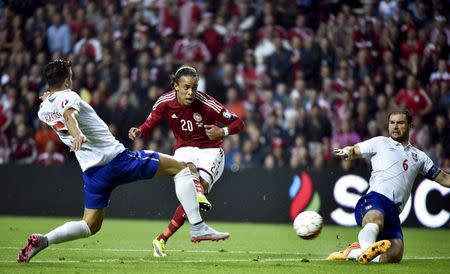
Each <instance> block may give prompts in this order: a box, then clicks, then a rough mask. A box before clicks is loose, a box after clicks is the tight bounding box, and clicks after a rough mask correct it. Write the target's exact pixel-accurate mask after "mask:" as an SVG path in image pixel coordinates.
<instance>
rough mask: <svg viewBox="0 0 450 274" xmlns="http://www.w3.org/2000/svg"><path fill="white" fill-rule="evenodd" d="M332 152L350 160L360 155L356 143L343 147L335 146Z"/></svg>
mask: <svg viewBox="0 0 450 274" xmlns="http://www.w3.org/2000/svg"><path fill="white" fill-rule="evenodd" d="M334 154H335V155H336V156H339V157H341V158H342V159H344V160H352V159H355V158H359V157H361V150H360V149H359V146H358V145H353V146H346V147H344V148H335V149H334Z"/></svg>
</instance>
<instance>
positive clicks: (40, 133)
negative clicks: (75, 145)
mask: <svg viewBox="0 0 450 274" xmlns="http://www.w3.org/2000/svg"><path fill="white" fill-rule="evenodd" d="M34 142H35V144H36V149H37V151H38V153H43V152H44V151H45V150H46V148H47V145H48V143H49V142H53V145H52V147H53V148H54V149H55V150H57V151H60V150H61V149H62V148H61V147H60V145H61V141H60V140H59V137H58V135H56V133H55V132H54V131H53V129H51V128H50V127H49V126H47V125H46V124H45V123H43V122H39V127H38V128H37V129H36V131H35V133H34Z"/></svg>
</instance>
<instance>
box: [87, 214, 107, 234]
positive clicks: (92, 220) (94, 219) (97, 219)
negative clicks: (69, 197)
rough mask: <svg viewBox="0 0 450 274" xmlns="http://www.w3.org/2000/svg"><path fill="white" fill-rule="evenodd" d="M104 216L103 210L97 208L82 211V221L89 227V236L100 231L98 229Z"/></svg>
mask: <svg viewBox="0 0 450 274" xmlns="http://www.w3.org/2000/svg"><path fill="white" fill-rule="evenodd" d="M104 216H105V209H104V208H99V209H91V208H85V209H84V214H83V220H84V221H85V222H86V223H87V225H88V226H89V229H90V230H91V234H95V233H97V232H98V231H99V230H100V228H101V227H102V223H103V217H104Z"/></svg>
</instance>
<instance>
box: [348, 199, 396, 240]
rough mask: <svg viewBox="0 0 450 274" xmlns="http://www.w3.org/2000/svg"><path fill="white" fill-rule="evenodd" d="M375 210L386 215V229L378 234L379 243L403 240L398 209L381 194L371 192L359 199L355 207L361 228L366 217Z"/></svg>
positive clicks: (356, 217) (357, 220)
mask: <svg viewBox="0 0 450 274" xmlns="http://www.w3.org/2000/svg"><path fill="white" fill-rule="evenodd" d="M373 209H376V210H378V211H380V212H381V213H383V215H384V228H383V230H382V231H381V232H380V233H379V234H378V237H377V241H380V240H389V239H401V240H403V232H402V227H401V224H400V218H399V214H400V213H399V211H398V207H397V205H395V203H394V202H393V201H391V200H390V199H389V198H387V197H386V196H384V195H381V194H380V193H377V192H369V193H367V194H366V195H364V196H362V197H361V198H360V199H359V201H358V203H357V204H356V207H355V219H356V222H357V223H358V225H360V226H361V224H362V219H363V218H364V215H366V213H367V212H368V211H370V210H373Z"/></svg>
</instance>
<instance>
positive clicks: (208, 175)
mask: <svg viewBox="0 0 450 274" xmlns="http://www.w3.org/2000/svg"><path fill="white" fill-rule="evenodd" d="M201 155H202V157H201V158H200V159H199V160H198V163H197V169H198V172H199V174H200V177H201V178H202V179H203V180H205V181H206V182H207V183H208V185H209V190H210V189H211V188H212V186H213V185H214V184H215V183H216V182H217V181H218V180H219V178H220V176H222V173H223V170H224V168H225V156H224V152H223V150H222V149H221V148H207V149H202V152H201Z"/></svg>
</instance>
